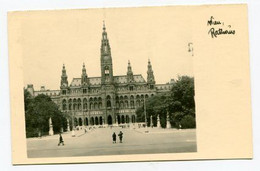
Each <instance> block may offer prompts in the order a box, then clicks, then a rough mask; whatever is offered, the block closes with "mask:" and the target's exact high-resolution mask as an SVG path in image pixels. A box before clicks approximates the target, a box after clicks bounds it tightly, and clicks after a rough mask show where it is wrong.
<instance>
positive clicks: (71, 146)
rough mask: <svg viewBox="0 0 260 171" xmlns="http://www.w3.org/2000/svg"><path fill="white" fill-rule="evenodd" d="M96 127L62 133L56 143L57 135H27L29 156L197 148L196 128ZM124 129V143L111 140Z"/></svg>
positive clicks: (169, 150)
mask: <svg viewBox="0 0 260 171" xmlns="http://www.w3.org/2000/svg"><path fill="white" fill-rule="evenodd" d="M147 130H148V131H149V133H145V131H146V128H136V129H132V128H119V127H113V128H96V129H93V130H91V131H88V132H87V133H85V131H84V130H79V131H75V133H76V136H75V137H72V136H71V132H66V133H63V134H62V136H63V139H64V142H65V145H64V146H58V142H59V135H54V136H46V137H42V138H28V139H27V151H28V157H29V158H34V157H70V156H97V155H120V154H154V153H182V152H196V151H197V146H196V130H195V129H187V130H176V129H158V128H147ZM119 131H122V132H123V143H119V142H118V141H119V139H118V136H117V143H116V144H113V143H112V134H113V132H115V133H116V134H118V133H119Z"/></svg>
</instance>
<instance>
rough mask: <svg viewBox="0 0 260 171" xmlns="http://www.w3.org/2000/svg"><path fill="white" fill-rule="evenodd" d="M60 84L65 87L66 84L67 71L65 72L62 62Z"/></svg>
mask: <svg viewBox="0 0 260 171" xmlns="http://www.w3.org/2000/svg"><path fill="white" fill-rule="evenodd" d="M60 86H61V87H67V86H68V76H67V73H66V68H65V64H63V66H62V73H61V82H60Z"/></svg>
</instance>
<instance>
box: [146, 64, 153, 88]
mask: <svg viewBox="0 0 260 171" xmlns="http://www.w3.org/2000/svg"><path fill="white" fill-rule="evenodd" d="M147 84H148V86H149V88H150V89H153V88H154V85H155V79H154V75H153V69H152V64H151V61H150V59H148V65H147Z"/></svg>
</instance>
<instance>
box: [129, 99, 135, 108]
mask: <svg viewBox="0 0 260 171" xmlns="http://www.w3.org/2000/svg"><path fill="white" fill-rule="evenodd" d="M130 107H131V108H135V102H134V101H133V100H131V102H130Z"/></svg>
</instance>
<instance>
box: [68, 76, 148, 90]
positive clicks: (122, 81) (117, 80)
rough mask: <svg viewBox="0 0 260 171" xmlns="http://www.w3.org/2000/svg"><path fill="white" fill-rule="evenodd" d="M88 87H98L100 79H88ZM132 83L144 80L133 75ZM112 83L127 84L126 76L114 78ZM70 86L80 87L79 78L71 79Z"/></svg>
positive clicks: (143, 81)
mask: <svg viewBox="0 0 260 171" xmlns="http://www.w3.org/2000/svg"><path fill="white" fill-rule="evenodd" d="M88 79H89V83H90V85H100V84H101V77H89V78H88ZM134 81H135V82H136V83H145V80H144V78H143V76H142V75H141V74H138V75H134ZM114 82H115V83H117V84H125V83H127V75H119V76H114ZM70 86H73V87H78V86H81V78H73V79H72V82H71V84H70Z"/></svg>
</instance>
